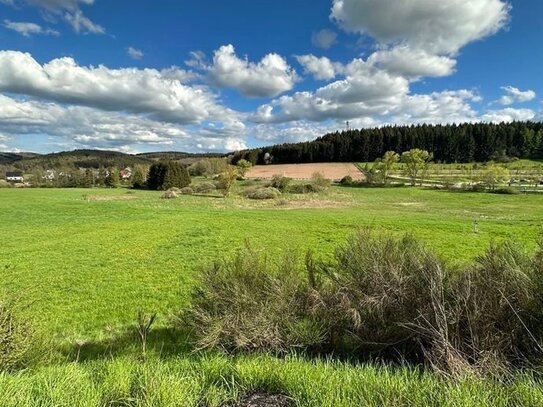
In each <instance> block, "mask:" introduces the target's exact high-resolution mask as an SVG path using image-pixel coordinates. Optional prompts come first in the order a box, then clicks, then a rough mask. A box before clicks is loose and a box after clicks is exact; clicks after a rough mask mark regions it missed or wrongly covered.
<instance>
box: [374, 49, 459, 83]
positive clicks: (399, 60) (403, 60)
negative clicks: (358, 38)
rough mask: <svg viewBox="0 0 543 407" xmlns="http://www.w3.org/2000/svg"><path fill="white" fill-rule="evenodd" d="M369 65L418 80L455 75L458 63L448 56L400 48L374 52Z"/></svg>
mask: <svg viewBox="0 0 543 407" xmlns="http://www.w3.org/2000/svg"><path fill="white" fill-rule="evenodd" d="M368 63H369V64H370V65H373V66H376V67H378V68H381V69H384V70H386V71H387V72H389V73H392V74H398V75H400V76H403V77H407V78H411V79H418V78H421V77H440V76H448V75H451V74H453V73H454V69H455V66H456V61H455V60H454V59H451V58H449V57H446V56H438V55H432V54H429V53H428V52H426V51H424V50H423V49H411V48H410V47H408V46H398V47H394V48H391V49H388V50H380V51H376V52H374V53H373V54H372V55H371V56H370V57H369V58H368Z"/></svg>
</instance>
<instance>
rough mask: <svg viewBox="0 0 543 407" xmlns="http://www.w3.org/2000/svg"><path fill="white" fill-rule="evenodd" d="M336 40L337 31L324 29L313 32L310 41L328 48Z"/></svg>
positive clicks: (320, 46)
mask: <svg viewBox="0 0 543 407" xmlns="http://www.w3.org/2000/svg"><path fill="white" fill-rule="evenodd" d="M336 42H337V33H336V32H334V31H332V30H329V29H324V30H320V31H318V32H315V33H313V35H312V36H311V43H312V44H313V45H314V46H316V47H319V48H323V49H328V48H330V47H331V46H332V45H334V44H335V43H336Z"/></svg>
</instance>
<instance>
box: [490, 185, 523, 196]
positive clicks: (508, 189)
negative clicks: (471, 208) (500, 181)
mask: <svg viewBox="0 0 543 407" xmlns="http://www.w3.org/2000/svg"><path fill="white" fill-rule="evenodd" d="M492 192H493V193H494V194H501V195H518V194H520V191H519V190H518V189H516V188H512V187H503V188H498V189H495V190H493V191H492Z"/></svg>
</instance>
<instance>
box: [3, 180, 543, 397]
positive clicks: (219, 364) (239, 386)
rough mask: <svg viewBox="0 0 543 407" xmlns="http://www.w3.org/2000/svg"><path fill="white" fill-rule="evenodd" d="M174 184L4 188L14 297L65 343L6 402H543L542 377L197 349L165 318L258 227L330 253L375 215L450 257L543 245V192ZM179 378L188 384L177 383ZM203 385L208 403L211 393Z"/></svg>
mask: <svg viewBox="0 0 543 407" xmlns="http://www.w3.org/2000/svg"><path fill="white" fill-rule="evenodd" d="M85 195H87V197H86V198H88V195H93V196H95V197H96V196H99V197H100V199H84V198H85V197H84V196H85ZM160 195H161V194H160V193H158V192H151V191H135V192H134V191H127V190H123V189H119V190H93V191H89V190H77V189H64V190H56V189H4V190H0V210H1V212H2V221H1V225H2V227H1V229H0V242H1V244H0V269H1V283H0V298H2V297H4V296H16V297H19V298H20V300H21V301H22V302H23V303H25V304H27V306H26V308H25V310H24V312H25V313H26V314H27V315H28V316H29V317H30V318H31V319H32V320H33V322H34V324H35V325H36V326H38V328H39V330H40V331H42V332H43V334H44V335H45V336H46V337H48V338H51V342H52V346H53V348H54V349H56V350H57V351H56V353H55V355H54V357H53V358H52V360H51V362H49V363H45V364H44V365H43V364H42V366H41V367H39V368H38V369H37V370H32V371H28V372H23V373H20V374H17V375H11V374H10V375H8V374H4V375H0V405H1V406H12V405H13V406H27V405H35V406H38V405H39V406H42V405H43V406H60V405H65V406H72V405H74V406H75V405H88V406H95V405H104V406H105V405H130V406H132V405H134V406H136V405H138V406H139V405H156V406H159V405H179V406H185V405H187V406H189V405H199V404H198V403H204V404H203V405H219V404H220V402H221V401H222V400H224V399H228V398H232V397H236V396H237V395H238V394H239V392H241V391H243V390H244V389H257V388H265V389H268V390H271V391H274V390H281V391H285V392H288V393H289V394H290V395H293V396H295V398H296V400H297V402H298V404H297V405H301V406H321V405H330V406H332V405H333V406H336V405H337V406H343V405H345V406H347V405H376V406H377V405H397V406H401V405H417V406H419V405H420V406H423V405H424V406H425V405H436V406H437V405H451V406H452V405H481V406H483V405H504V406H505V405H534V406H535V405H541V400H542V397H543V395H542V394H543V393H542V390H541V387H539V385H535V384H534V382H533V380H535V379H533V378H522V379H519V380H520V381H519V383H514V384H511V385H508V386H503V385H499V384H495V383H494V384H493V383H491V382H481V383H478V382H470V383H465V384H454V385H453V384H447V385H444V387H443V386H442V383H440V380H441V379H439V378H437V377H435V376H433V375H431V374H424V375H422V376H421V375H420V372H418V371H414V370H402V369H400V370H397V371H396V370H390V369H388V368H382V369H381V368H373V367H356V366H352V365H346V364H343V363H340V362H332V361H329V362H318V363H317V365H315V366H316V367H315V366H314V365H313V363H314V362H311V361H305V360H303V359H301V358H296V359H294V360H291V361H289V360H284V361H280V360H277V359H274V358H271V357H262V359H258V358H256V357H242V358H238V359H230V358H227V357H224V356H209V357H208V359H206V357H205V356H204V357H201V356H191V355H188V354H187V353H186V351H185V350H183V349H186V346H183V345H182V344H178V343H177V342H178V341H179V340H180V339H179V337H176V338H175V340H174V338H173V337H172V336H171V335H172V332H170V331H169V330H168V329H167V328H166V327H167V325H168V319H167V316H168V315H169V313H170V312H171V311H173V310H176V309H178V308H179V307H181V306H182V305H183V304H184V303H186V302H187V300H188V293H189V291H190V287H191V285H192V283H193V281H194V278H195V277H196V276H197V273H198V267H199V266H200V265H202V264H205V263H208V262H210V261H212V260H213V259H216V258H221V257H223V256H228V255H229V254H232V253H234V252H235V251H236V250H237V249H238V248H239V247H241V246H242V245H243V244H244V242H246V241H247V240H250V242H251V244H253V245H254V246H256V247H259V248H262V249H263V250H268V251H269V252H270V253H272V255H273V254H280V253H281V252H282V251H285V250H290V249H292V248H293V247H295V248H298V250H299V251H300V252H302V251H303V250H305V249H307V248H313V249H314V250H315V251H316V254H317V256H322V257H326V256H330V255H331V254H332V250H333V248H334V246H336V245H337V244H338V243H341V242H342V241H344V239H345V238H346V236H347V235H348V234H349V233H351V232H352V231H353V230H354V229H355V228H357V227H360V226H368V225H369V226H373V227H374V228H376V229H377V230H381V231H387V232H390V233H393V234H403V233H406V232H408V233H412V234H414V235H415V236H417V237H420V238H421V239H422V240H424V241H425V242H426V243H427V244H428V245H429V246H430V247H432V248H433V249H435V250H436V252H437V253H439V254H440V255H441V256H443V257H444V258H446V259H448V260H449V261H450V262H453V263H462V262H466V261H468V260H470V259H473V258H474V257H475V256H476V255H478V254H480V253H481V252H482V250H484V249H485V248H486V247H487V246H488V244H489V243H490V242H491V241H493V240H502V239H514V240H517V241H520V242H522V243H523V244H525V245H526V246H527V247H528V248H534V247H535V244H536V240H537V238H538V236H539V233H540V232H541V231H542V230H543V196H538V195H510V196H509V195H493V194H485V193H458V192H457V193H454V192H446V191H433V190H422V189H415V188H413V189H411V188H389V189H380V188H375V189H373V188H347V187H332V188H331V189H330V191H328V192H326V193H325V194H324V195H319V196H311V195H304V196H290V197H286V200H287V201H286V202H282V204H281V205H277V203H276V202H275V201H265V202H263V201H249V200H246V199H242V198H238V197H232V198H228V199H223V198H214V197H202V196H183V197H181V198H179V199H176V200H162V199H160ZM127 197H129V198H127ZM474 220H477V221H478V223H479V233H474V231H473V221H474ZM138 310H144V311H146V312H158V313H159V320H158V324H157V327H156V331H155V334H154V335H155V336H154V337H153V341H154V347H153V348H154V350H153V356H152V357H150V358H149V359H148V360H147V361H145V362H141V361H140V360H139V358H138V352H137V350H136V349H135V345H134V346H132V345H131V343H132V344H133V340H132V339H131V336H130V335H129V334H127V332H129V331H130V326H131V325H132V324H133V323H134V319H135V314H136V312H137V311H138ZM75 342H78V343H84V344H85V346H86V348H87V351H86V353H85V354H84V355H83V356H84V357H82V359H84V360H83V361H81V362H80V363H73V350H74V343H75ZM114 351H115V352H114ZM117 351H118V353H120V354H121V356H117ZM301 375H306V376H303V377H307V378H308V379H307V381H313V384H311V385H309V384H308V383H307V381H306V380H305V379H304V380H301V378H300V377H302V376H301ZM72 382H73V383H76V386H73V385H72ZM319 384H322V388H321V387H319ZM172 387H175V388H176V391H177V393H173V390H172V393H171V394H170V393H168V392H167V389H171V388H172ZM185 390H186V392H185ZM182 392H185V393H186V394H185V393H183V394H185V395H184V396H183V395H182ZM106 393H107V394H106ZM167 393H168V394H167ZM204 393H205V394H206V396H205V397H208V398H209V400H207V401H206V400H204V401H201V400H203V398H204V396H203V394H204ZM153 397H154V398H153ZM160 397H163V399H161V398H160ZM168 397H170V398H171V400H170V401H167V400H166V399H167V398H168ZM176 397H177V398H176ZM183 397H186V398H183ZM213 397H215V399H214V398H213ZM120 400H121V401H120ZM122 400H125V401H124V404H123V402H122ZM153 400H154V401H153ZM157 400H158V401H157ZM160 400H162V401H160ZM164 400H166V401H164ZM326 400H328V401H326ZM332 400H337V402H332ZM515 400H520V401H519V403H518V404H517V403H515ZM115 403H117V404H115ZM205 403H207V404H205ZM200 405H201V404H200Z"/></svg>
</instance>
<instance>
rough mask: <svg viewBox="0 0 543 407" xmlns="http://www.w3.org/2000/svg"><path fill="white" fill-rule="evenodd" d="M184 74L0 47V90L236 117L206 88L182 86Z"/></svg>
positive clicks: (163, 115) (195, 117)
mask: <svg viewBox="0 0 543 407" xmlns="http://www.w3.org/2000/svg"><path fill="white" fill-rule="evenodd" d="M184 76H187V75H186V74H185V73H184V72H183V71H180V70H179V69H177V68H172V69H168V70H163V71H158V70H156V69H137V68H124V69H109V68H107V67H106V66H103V65H100V66H97V67H93V66H90V67H85V66H80V65H78V64H77V63H76V62H75V60H73V59H72V58H59V59H54V60H52V61H50V62H48V63H45V64H43V65H41V64H39V63H38V62H37V61H36V60H35V59H34V58H32V56H31V55H30V54H28V53H22V52H18V51H0V91H4V92H12V93H15V94H20V95H26V96H35V97H39V98H42V99H46V100H52V101H58V102H62V103H69V104H76V105H82V106H89V107H95V108H98V109H102V110H109V111H121V112H129V113H134V114H140V113H144V114H148V115H149V116H150V117H152V118H153V119H155V120H162V121H171V122H176V123H198V122H202V121H203V120H215V119H220V118H221V117H224V116H229V115H235V114H234V112H233V111H231V110H229V109H227V108H225V107H223V106H221V105H220V104H218V103H217V100H216V97H215V95H214V94H213V93H211V92H210V91H209V90H208V89H206V88H203V87H198V86H188V85H185V84H183V83H182V81H181V80H180V78H183V77H184Z"/></svg>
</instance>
